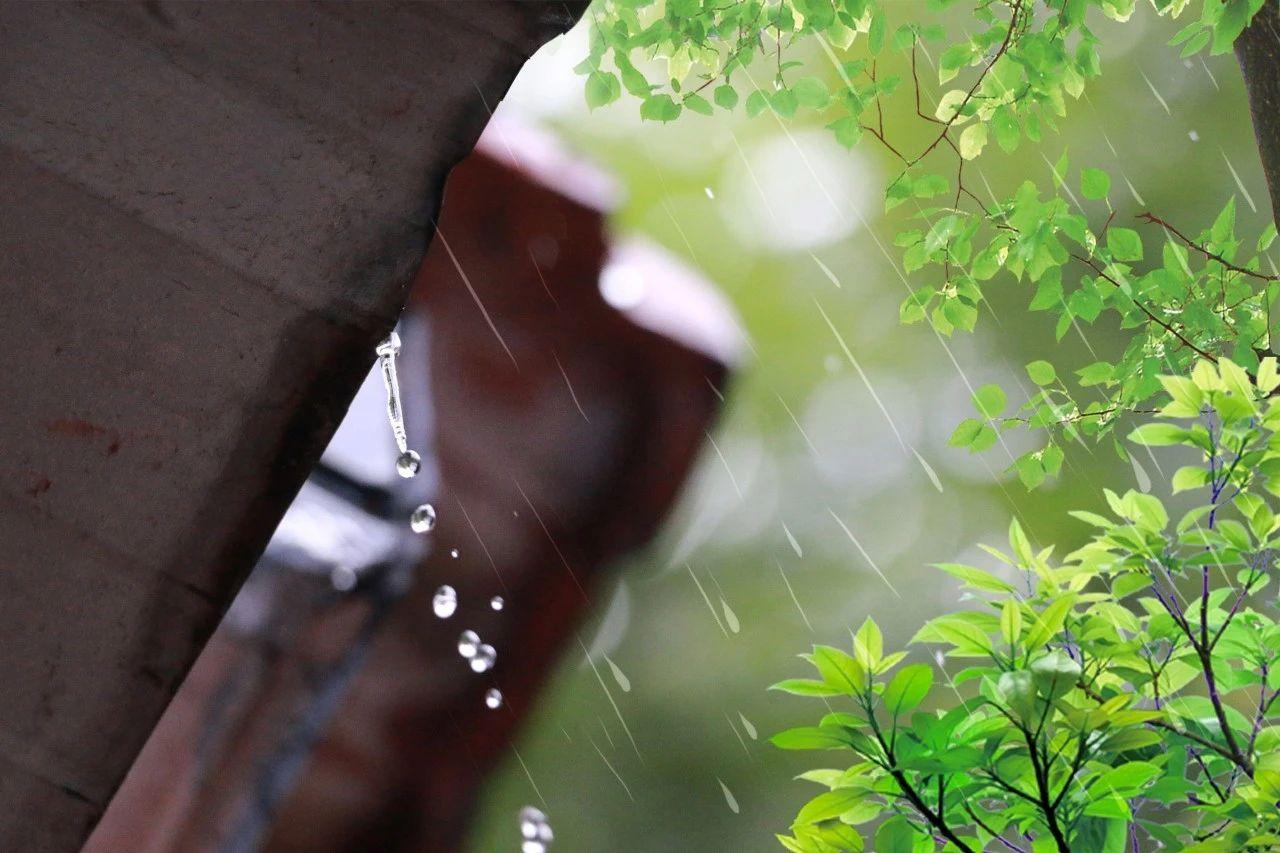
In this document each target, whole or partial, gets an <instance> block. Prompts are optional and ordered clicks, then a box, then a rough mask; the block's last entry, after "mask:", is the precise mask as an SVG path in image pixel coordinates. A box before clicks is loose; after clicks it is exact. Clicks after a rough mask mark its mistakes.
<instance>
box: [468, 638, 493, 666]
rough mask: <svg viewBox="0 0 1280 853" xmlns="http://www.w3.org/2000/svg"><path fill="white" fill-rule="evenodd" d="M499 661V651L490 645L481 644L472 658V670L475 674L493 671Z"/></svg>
mask: <svg viewBox="0 0 1280 853" xmlns="http://www.w3.org/2000/svg"><path fill="white" fill-rule="evenodd" d="M497 659H498V651H497V650H496V649H495V648H494V647H493V646H491V645H489V644H488V643H481V644H480V645H479V646H477V647H476V653H475V655H473V656H472V658H471V670H472V671H473V672H488V671H489V670H491V669H493V663H494V661H496V660H497Z"/></svg>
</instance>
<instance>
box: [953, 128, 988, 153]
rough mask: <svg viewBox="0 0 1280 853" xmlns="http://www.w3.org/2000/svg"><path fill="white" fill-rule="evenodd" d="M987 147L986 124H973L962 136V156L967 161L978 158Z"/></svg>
mask: <svg viewBox="0 0 1280 853" xmlns="http://www.w3.org/2000/svg"><path fill="white" fill-rule="evenodd" d="M986 145H987V126H986V125H985V124H982V123H979V124H971V125H969V126H968V127H966V128H965V129H964V132H963V133H961V134H960V156H961V157H963V158H964V159H966V160H972V159H974V158H975V157H977V156H978V155H979V154H981V153H982V149H983V148H985V147H986Z"/></svg>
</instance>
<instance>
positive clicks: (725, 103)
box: [712, 83, 738, 110]
mask: <svg viewBox="0 0 1280 853" xmlns="http://www.w3.org/2000/svg"><path fill="white" fill-rule="evenodd" d="M712 98H714V99H715V102H716V106H718V107H723V108H724V109H726V110H731V109H733V108H734V107H736V106H737V105H738V90H737V89H735V88H733V87H732V86H730V85H729V84H727V83H726V84H724V85H723V86H717V87H716V90H715V92H713V93H712Z"/></svg>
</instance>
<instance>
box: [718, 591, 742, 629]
mask: <svg viewBox="0 0 1280 853" xmlns="http://www.w3.org/2000/svg"><path fill="white" fill-rule="evenodd" d="M720 608H721V609H722V610H723V611H724V621H725V624H726V625H728V626H729V630H730V631H732V632H733V633H735V634H736V633H738V632H739V631H741V630H742V624H741V623H740V622H738V614H737V613H734V612H733V608H732V607H730V606H729V602H727V601H725V600H724V599H723V598H721V599H720Z"/></svg>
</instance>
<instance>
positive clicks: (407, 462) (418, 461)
mask: <svg viewBox="0 0 1280 853" xmlns="http://www.w3.org/2000/svg"><path fill="white" fill-rule="evenodd" d="M421 470H422V457H421V456H419V455H418V453H417V451H415V450H406V451H405V452H404V453H401V454H400V458H398V459H397V460H396V473H397V474H399V475H400V476H401V477H404V478H405V479H406V480H407V479H408V478H410V477H412V476H414V475H415V474H417V473H418V472H419V471H421Z"/></svg>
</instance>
